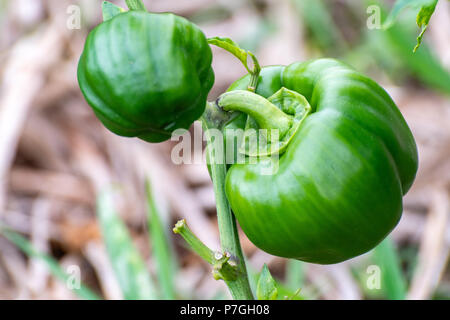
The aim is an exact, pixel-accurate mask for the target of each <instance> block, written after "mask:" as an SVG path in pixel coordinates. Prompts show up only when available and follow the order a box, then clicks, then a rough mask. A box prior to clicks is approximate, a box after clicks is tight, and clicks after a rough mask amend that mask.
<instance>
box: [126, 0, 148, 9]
mask: <svg viewBox="0 0 450 320" xmlns="http://www.w3.org/2000/svg"><path fill="white" fill-rule="evenodd" d="M125 2H126V3H127V6H128V8H129V9H130V10H138V11H147V9H146V8H145V5H144V3H143V2H142V0H125Z"/></svg>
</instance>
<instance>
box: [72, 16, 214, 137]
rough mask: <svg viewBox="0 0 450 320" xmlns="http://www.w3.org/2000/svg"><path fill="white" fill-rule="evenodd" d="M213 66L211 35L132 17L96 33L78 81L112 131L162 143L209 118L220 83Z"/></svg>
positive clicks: (176, 21)
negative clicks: (208, 110)
mask: <svg viewBox="0 0 450 320" xmlns="http://www.w3.org/2000/svg"><path fill="white" fill-rule="evenodd" d="M211 61H212V53H211V49H210V47H209V45H208V43H207V40H206V38H205V36H204V34H203V33H202V31H201V30H200V29H199V28H198V27H196V26H195V25H194V24H192V23H190V22H189V21H187V20H186V19H184V18H181V17H178V16H176V15H173V14H170V13H164V14H155V13H148V12H145V11H129V12H124V13H120V14H118V15H116V16H115V17H113V18H112V19H110V20H108V21H105V22H103V23H101V24H100V25H99V26H97V27H96V28H95V29H94V30H93V31H92V32H91V33H90V34H89V36H88V38H87V41H86V45H85V48H84V51H83V54H82V56H81V59H80V62H79V66H78V82H79V85H80V88H81V90H82V92H83V94H84V96H85V98H86V100H87V101H88V103H89V104H90V105H91V107H92V108H93V109H94V112H95V114H96V115H97V117H98V118H99V119H100V120H101V121H102V123H103V124H104V125H105V126H106V127H107V128H108V129H109V130H111V131H112V132H114V133H116V134H118V135H121V136H127V137H135V136H136V137H139V138H141V139H143V140H146V141H149V142H160V141H164V140H167V139H169V138H170V136H171V133H172V132H173V131H174V130H175V129H178V128H185V129H186V128H188V127H189V126H190V125H191V124H192V123H193V122H194V121H195V120H197V119H198V118H199V117H200V116H201V115H202V113H203V111H204V110H205V105H206V99H207V95H208V92H209V90H210V89H211V87H212V85H213V83H214V73H213V70H212V68H211Z"/></svg>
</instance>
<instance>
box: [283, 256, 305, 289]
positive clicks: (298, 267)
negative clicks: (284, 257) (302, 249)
mask: <svg viewBox="0 0 450 320" xmlns="http://www.w3.org/2000/svg"><path fill="white" fill-rule="evenodd" d="M305 267H306V264H305V263H304V262H302V261H299V260H295V259H289V260H288V262H287V264H286V286H287V287H288V288H290V289H291V290H297V289H298V288H301V287H303V284H304V276H305V270H304V269H305Z"/></svg>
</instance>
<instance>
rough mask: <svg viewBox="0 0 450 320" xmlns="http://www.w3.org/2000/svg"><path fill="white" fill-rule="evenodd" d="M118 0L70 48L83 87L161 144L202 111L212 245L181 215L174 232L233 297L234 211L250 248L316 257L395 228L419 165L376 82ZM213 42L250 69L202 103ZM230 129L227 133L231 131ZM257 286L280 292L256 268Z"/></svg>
mask: <svg viewBox="0 0 450 320" xmlns="http://www.w3.org/2000/svg"><path fill="white" fill-rule="evenodd" d="M126 3H127V5H128V8H129V9H130V10H129V11H126V10H124V9H122V8H119V7H117V6H115V5H113V4H111V3H107V2H105V3H104V5H103V13H104V22H103V23H102V24H100V25H99V26H97V27H96V28H95V29H94V30H93V31H92V32H91V33H90V34H89V36H88V38H87V40H86V45H85V48H84V51H83V54H82V56H81V58H80V62H79V67H78V81H79V85H80V88H81V91H82V92H83V94H84V96H85V98H86V100H87V102H88V103H89V105H90V106H91V107H92V108H93V110H94V112H95V114H96V115H97V117H98V118H99V119H100V121H101V122H102V123H103V124H104V125H105V126H106V127H107V128H108V129H109V130H111V131H112V132H114V133H116V134H118V135H121V136H126V137H138V138H140V139H143V140H145V141H148V142H151V143H157V142H162V141H165V140H168V139H169V138H170V137H171V134H172V132H174V131H175V130H177V129H180V128H181V129H187V128H189V126H190V125H191V124H192V123H193V122H194V121H195V120H198V119H199V120H201V122H202V124H203V128H204V131H205V135H206V138H207V159H208V169H209V172H210V176H211V179H212V182H213V187H214V194H215V198H216V204H217V217H218V225H219V232H220V242H221V251H220V252H214V251H212V250H211V249H209V248H208V247H206V246H205V245H204V244H203V243H202V242H201V241H200V240H199V239H198V238H196V237H195V235H194V234H193V233H192V232H191V231H190V229H189V228H188V226H187V224H186V221H185V220H182V221H179V222H178V223H177V224H176V226H175V228H174V232H175V233H178V234H180V235H181V236H182V237H183V238H184V239H185V240H186V242H187V243H188V244H189V245H190V247H191V248H192V249H193V250H194V251H195V252H197V253H198V254H199V255H200V256H201V257H202V258H203V259H205V260H206V261H207V262H208V263H209V264H211V265H212V271H213V276H214V277H215V278H216V279H222V280H224V281H225V283H226V284H227V286H228V287H229V289H230V293H231V295H232V296H233V298H235V299H253V298H254V293H253V292H252V289H251V287H250V283H249V277H248V272H247V267H246V265H245V257H244V255H243V252H242V249H241V246H240V241H239V236H238V229H237V223H236V219H235V218H237V220H238V222H239V224H240V226H241V227H242V229H243V231H244V232H245V234H246V235H247V236H248V238H249V239H250V240H251V241H252V242H253V243H254V244H255V245H256V246H257V247H259V248H260V249H262V250H264V251H266V252H268V253H270V254H273V255H277V256H280V257H286V258H292V259H297V260H301V261H306V262H312V263H319V264H330V263H338V262H341V261H344V260H347V259H350V258H353V257H355V256H358V255H360V254H363V253H365V252H367V251H369V250H371V249H372V248H374V247H375V246H376V245H377V244H379V243H380V242H381V241H382V240H383V239H384V238H385V237H386V236H387V235H388V234H389V233H390V232H391V231H392V229H393V228H394V227H395V225H396V224H397V223H398V221H399V219H400V217H401V214H402V197H403V196H404V195H405V194H406V193H407V192H408V190H409V188H410V187H411V185H412V183H413V181H414V178H415V175H416V172H417V167H418V157H417V148H416V144H415V141H414V138H413V136H412V134H411V131H410V129H409V128H408V126H407V124H406V122H405V120H404V119H403V116H402V115H401V113H400V111H399V110H398V108H397V106H396V105H395V103H394V102H393V101H392V99H391V98H390V96H389V95H388V94H387V93H386V91H385V90H383V89H382V88H381V87H380V86H379V85H378V84H377V83H376V82H375V81H373V80H371V79H369V78H368V77H366V76H364V75H362V74H360V73H358V72H357V71H355V70H353V69H352V68H351V67H350V66H348V65H345V64H344V63H342V62H339V61H337V60H334V59H318V60H312V61H306V62H295V63H293V64H291V65H289V66H281V65H280V66H268V67H264V68H261V66H260V64H259V63H258V60H257V58H256V57H255V56H254V55H253V54H252V53H250V52H248V51H246V50H243V49H241V48H239V46H238V45H237V44H236V43H235V42H233V41H232V40H230V39H226V38H217V37H216V38H211V39H207V38H206V37H205V35H204V34H203V32H202V31H201V30H200V29H199V28H198V27H197V26H195V25H194V24H192V23H191V22H189V21H187V20H186V19H184V18H181V17H178V16H176V15H174V14H171V13H163V14H156V13H149V12H147V11H146V9H145V7H144V5H143V3H142V1H140V0H134V1H132V0H128V1H126ZM209 45H216V46H219V47H221V48H223V49H225V50H227V51H229V52H230V53H231V54H233V55H234V56H236V57H237V58H238V59H239V60H240V61H241V62H242V63H243V64H244V66H245V67H246V69H247V71H248V72H249V74H248V75H247V76H245V77H243V78H242V79H239V80H237V81H236V82H235V83H233V84H232V85H231V87H230V88H229V90H228V91H227V92H225V93H224V94H222V95H220V97H219V98H218V99H217V100H216V101H215V102H207V95H208V93H209V91H210V89H211V87H212V85H213V83H214V72H213V70H212V68H211V61H212V52H211V49H210V47H209ZM213 130H215V131H217V130H218V131H220V132H222V133H223V137H224V139H218V138H217V136H215V135H213V134H211V132H212V131H213ZM235 131H240V132H242V133H243V134H242V135H241V136H240V137H237V136H236V135H234V134H233V132H235ZM235 138H237V140H238V142H239V143H238V145H237V146H235V144H233V143H232V144H229V143H228V142H229V140H230V139H233V140H235ZM229 145H232V146H233V147H232V148H231V150H230V148H229ZM220 150H225V152H220ZM229 152H231V153H233V154H234V156H235V158H233V159H234V160H236V161H235V162H233V163H227V161H226V160H227V159H226V157H225V154H228V153H229ZM238 156H239V157H240V158H239V157H238ZM238 158H239V159H241V160H243V161H238ZM256 293H257V298H259V299H274V298H276V297H277V289H276V285H275V283H274V281H273V279H272V278H271V276H270V273H269V272H268V269H267V268H266V267H265V268H264V270H263V273H262V276H261V277H260V281H259V283H258V285H257V290H256Z"/></svg>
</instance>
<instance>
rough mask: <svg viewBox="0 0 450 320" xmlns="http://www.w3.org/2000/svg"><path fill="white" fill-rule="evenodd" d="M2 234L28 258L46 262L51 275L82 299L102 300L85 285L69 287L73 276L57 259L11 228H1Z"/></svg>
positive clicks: (0, 232)
mask: <svg viewBox="0 0 450 320" xmlns="http://www.w3.org/2000/svg"><path fill="white" fill-rule="evenodd" d="M0 234H1V235H3V236H4V237H5V238H6V239H8V240H9V241H10V242H12V243H13V244H14V245H16V246H17V247H18V248H19V249H20V250H22V251H23V253H25V254H26V255H27V256H29V257H31V258H34V259H37V260H40V261H42V262H44V263H45V264H46V265H47V267H48V269H49V270H50V272H51V274H52V275H53V276H54V277H55V278H57V279H59V280H60V281H61V282H63V283H64V284H66V287H67V288H68V289H70V290H71V291H73V292H74V293H75V294H76V295H78V296H79V297H80V298H81V299H86V300H99V299H100V297H99V296H98V295H97V294H95V293H94V292H93V291H91V290H90V289H89V288H88V287H86V286H85V285H83V284H80V285H79V286H78V287H77V286H68V285H67V284H69V283H70V282H71V281H72V276H71V275H69V274H68V273H66V272H65V271H64V270H63V269H62V268H61V266H60V265H59V263H58V262H57V261H56V260H55V259H53V258H52V257H51V256H49V255H46V254H44V253H42V252H40V251H38V250H37V249H36V248H34V247H33V245H32V244H31V243H30V242H29V241H28V240H27V239H26V238H24V237H23V236H21V235H20V234H18V233H17V232H15V231H13V230H11V229H9V228H6V227H2V226H0Z"/></svg>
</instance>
